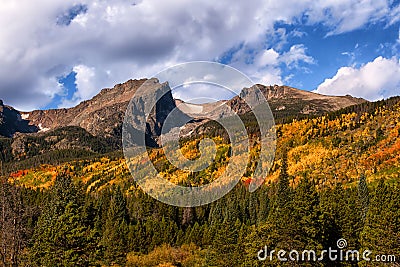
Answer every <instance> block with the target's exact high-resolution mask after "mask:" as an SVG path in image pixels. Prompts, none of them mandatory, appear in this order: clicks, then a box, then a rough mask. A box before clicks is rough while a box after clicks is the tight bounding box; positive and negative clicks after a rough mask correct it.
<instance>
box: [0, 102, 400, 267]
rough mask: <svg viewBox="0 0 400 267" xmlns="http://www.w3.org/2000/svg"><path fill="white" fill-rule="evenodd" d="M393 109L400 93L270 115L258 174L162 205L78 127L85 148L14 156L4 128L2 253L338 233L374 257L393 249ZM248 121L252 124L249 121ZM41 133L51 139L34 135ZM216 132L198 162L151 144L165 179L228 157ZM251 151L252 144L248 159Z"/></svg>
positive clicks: (214, 244)
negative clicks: (173, 159)
mask: <svg viewBox="0 0 400 267" xmlns="http://www.w3.org/2000/svg"><path fill="white" fill-rule="evenodd" d="M399 114H400V98H392V99H389V100H385V101H380V102H375V103H363V104H360V105H357V106H352V107H349V108H346V109H343V110H340V111H337V112H334V113H329V114H326V115H325V116H316V117H307V118H297V119H293V120H291V121H277V122H278V124H277V135H278V144H277V153H276V159H275V163H274V166H273V167H272V170H271V172H270V174H269V175H268V177H266V182H265V184H264V185H263V186H261V187H260V188H259V189H258V190H257V191H256V192H254V193H249V192H248V189H247V184H248V182H249V181H250V180H249V179H251V170H252V167H254V166H252V164H253V162H249V167H248V172H246V174H245V177H243V181H242V182H241V183H239V184H238V185H237V186H236V187H235V188H234V190H233V191H231V192H230V193H229V194H228V195H226V196H225V197H223V198H222V199H220V200H218V201H216V202H214V203H212V204H209V205H206V206H202V207H196V208H176V207H172V206H168V205H166V204H163V203H160V202H158V201H156V200H154V199H152V198H151V197H149V196H147V195H146V194H144V193H143V192H142V191H141V190H140V188H139V187H138V186H137V185H136V184H135V182H134V180H133V178H132V177H131V175H130V172H129V170H128V169H127V167H126V163H125V160H124V159H123V155H122V153H121V152H118V151H114V152H113V151H112V150H113V149H112V147H113V146H112V144H107V143H106V142H105V141H104V140H100V139H96V138H92V137H91V136H90V135H85V133H81V132H79V131H78V132H76V136H75V138H81V137H82V136H84V138H83V139H82V140H85V142H86V143H87V144H88V146H87V149H86V150H85V149H83V150H82V149H81V148H79V149H74V147H69V148H68V149H65V150H61V149H59V150H54V151H51V152H46V153H44V154H42V155H40V153H39V155H36V156H34V157H32V158H26V159H24V158H23V157H21V159H20V160H19V161H18V162H16V161H14V160H9V158H8V157H9V155H10V154H12V152H10V149H11V148H10V144H8V143H7V142H9V141H8V139H3V140H2V141H1V148H2V171H3V176H2V184H1V190H0V193H1V194H0V198H1V200H0V213H1V214H2V216H1V218H0V227H2V231H1V232H2V235H1V236H0V247H1V252H0V260H1V262H2V263H3V265H4V266H280V265H284V264H282V262H280V261H278V259H277V258H274V259H272V260H269V259H267V260H265V261H260V260H259V259H258V258H257V255H258V252H259V251H260V249H263V248H264V247H265V246H268V250H270V251H272V250H276V251H278V250H280V249H284V250H287V251H290V250H294V249H295V250H298V251H301V250H305V249H313V250H316V251H318V252H321V251H322V250H324V249H327V248H328V247H332V248H336V245H337V244H336V242H337V240H338V239H345V240H346V241H347V244H348V246H347V249H352V250H354V249H356V250H360V251H362V250H365V249H369V250H371V251H372V254H371V256H370V258H371V259H375V256H376V255H387V256H391V255H395V256H397V257H398V260H400V211H399V208H400V207H399V206H400V184H399V178H400V177H399V176H400V156H399V155H400V116H399ZM246 125H247V126H248V129H251V126H252V122H251V121H248V122H247V124H246ZM216 133H218V131H216ZM250 134H254V133H252V131H251V130H250ZM255 135H256V134H255ZM41 140H42V141H41ZM46 140H47V141H46ZM48 140H56V139H54V138H53V139H48V138H47V139H46V137H43V138H42V139H35V142H36V143H40V144H43V142H44V144H46V142H48ZM215 140H216V143H217V156H216V160H215V162H214V163H213V164H212V166H210V168H208V169H206V170H204V171H201V172H198V173H185V172H184V171H180V170H177V169H176V168H175V167H174V166H172V165H171V164H169V163H168V162H167V161H166V159H165V156H164V155H163V153H162V150H161V149H159V148H155V149H151V150H149V154H150V158H151V159H152V161H153V163H154V165H155V166H156V168H157V169H158V170H159V171H160V172H161V173H162V174H164V175H165V177H166V179H170V180H171V181H172V182H175V183H178V184H185V185H198V184H206V183H208V182H210V181H212V180H213V179H216V178H218V176H219V175H220V174H221V173H222V172H223V171H224V168H225V166H226V164H227V163H228V161H229V160H230V145H229V144H228V143H227V142H226V140H225V138H224V137H223V133H221V136H217V137H215ZM56 141H57V140H56ZM41 142H42V143H41ZM198 142H199V139H191V140H184V141H182V152H183V154H184V155H185V156H186V157H187V158H196V157H197V156H198V150H197V145H198ZM50 145H51V144H50ZM32 149H33V148H27V151H33V150H32ZM256 151H257V144H255V145H253V150H252V152H251V153H253V154H254V155H253V156H252V158H254V159H255V158H256V157H257V153H256ZM48 153H52V154H51V155H55V156H49V155H50V154H48ZM74 153H76V154H74ZM61 159H62V160H61ZM43 163H46V164H43ZM387 258H389V257H387ZM390 258H391V259H392V257H390ZM296 264H298V265H301V266H355V265H360V266H379V264H380V263H377V262H374V263H373V265H371V263H370V262H360V263H356V262H354V261H353V262H352V261H350V262H349V261H348V262H345V261H342V262H338V261H336V262H331V261H328V260H327V259H325V261H319V262H318V261H317V262H313V261H304V262H301V261H300V262H298V263H296ZM287 266H295V263H294V262H289V263H288V264H287Z"/></svg>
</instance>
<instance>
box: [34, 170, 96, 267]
mask: <svg viewBox="0 0 400 267" xmlns="http://www.w3.org/2000/svg"><path fill="white" fill-rule="evenodd" d="M78 195H79V194H78V191H77V190H76V188H75V186H74V185H73V184H72V180H71V177H70V176H69V175H67V174H65V173H63V174H61V175H59V176H57V178H56V181H55V184H54V187H53V188H52V193H51V198H50V201H49V202H48V204H47V205H45V207H44V210H43V214H42V215H41V216H40V218H39V221H38V224H37V226H36V229H35V232H34V235H33V238H32V242H33V245H32V247H31V249H30V259H31V262H32V264H33V265H35V266H89V264H90V261H89V259H90V253H92V251H89V249H88V247H89V246H90V243H91V240H90V238H91V235H90V229H88V228H87V226H86V225H85V224H84V218H83V216H82V208H81V203H79V202H78V199H79V198H78Z"/></svg>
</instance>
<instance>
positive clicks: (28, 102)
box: [0, 0, 395, 110]
mask: <svg viewBox="0 0 400 267" xmlns="http://www.w3.org/2000/svg"><path fill="white" fill-rule="evenodd" d="M77 4H81V5H84V6H86V7H87V12H86V13H81V14H79V15H78V16H77V17H75V18H73V20H72V21H71V23H70V24H69V25H57V18H58V17H59V16H60V15H62V14H68V12H67V11H68V10H69V9H70V8H72V7H74V6H76V5H77ZM390 12H392V11H390V10H389V9H388V3H387V2H386V1H385V0H340V1H336V0H335V1H334V0H329V1H326V0H318V1H314V0H305V1H297V0H288V1H265V0H251V1H228V0H221V1H211V0H204V1H197V2H193V1H180V0H171V1H161V0H146V1H142V2H137V3H136V4H135V5H132V3H131V2H127V1H125V0H110V1H103V0H81V1H78V2H77V1H76V0H66V1H54V0H38V1H32V0H2V3H1V6H0V66H1V72H0V94H1V97H2V98H3V99H4V100H5V102H6V103H8V104H11V105H14V106H16V107H17V108H20V109H23V110H27V109H32V108H39V107H43V106H45V105H46V104H48V103H49V102H51V101H52V98H53V97H54V95H56V94H62V89H60V87H59V86H58V83H57V77H61V76H64V75H66V74H68V73H69V72H70V71H71V70H72V69H75V70H78V71H79V73H78V81H77V84H78V90H77V92H76V94H75V95H74V96H73V98H72V100H71V99H67V100H65V101H64V103H65V104H67V103H68V104H71V105H72V104H73V103H74V102H76V101H77V100H78V99H84V98H86V97H90V96H92V95H93V93H95V92H96V91H99V90H100V89H101V88H103V87H111V86H113V85H114V84H115V83H119V82H123V81H125V80H127V79H130V78H141V77H148V76H150V75H152V74H154V73H156V72H158V71H159V70H161V69H163V68H165V67H167V66H170V65H172V64H175V63H179V62H185V61H191V60H213V59H215V58H218V57H219V56H221V55H222V54H223V53H224V52H226V51H228V50H229V49H231V48H232V47H237V46H239V45H240V44H245V45H250V46H251V47H255V48H257V49H258V50H257V51H261V50H262V49H263V48H264V47H265V46H264V45H265V36H266V34H267V33H271V32H272V31H273V30H274V23H275V22H276V21H286V22H288V23H291V22H296V21H299V19H301V18H305V17H308V19H307V21H306V23H307V24H313V23H322V24H324V25H327V26H328V27H329V28H330V29H331V30H332V33H340V32H346V31H351V30H353V29H356V28H359V27H361V26H362V25H365V24H366V23H368V22H370V21H376V20H379V19H382V18H384V17H385V16H386V15H387V14H389V13H390ZM391 17H395V15H392V16H391ZM296 51H297V52H300V53H298V54H297V55H298V56H299V55H301V47H300V49H299V48H298V49H297V50H294V51H292V55H291V56H289V55H288V59H287V60H288V62H290V64H294V65H295V64H296V62H297V61H299V60H302V61H307V60H309V58H307V57H305V58H304V57H303V58H301V57H300V58H297V59H296V57H295V56H294V55H296V53H295V52H296ZM289 52H290V51H289ZM268 53H270V54H268ZM303 54H304V53H303ZM263 56H264V58H263V59H261V63H263V62H262V61H264V63H265V62H267V61H268V60H270V61H271V62H272V63H271V64H273V62H274V60H277V59H276V55H274V54H273V51H272V50H271V51H269V52H264V55H263ZM268 57H269V58H268ZM274 57H275V59H274ZM278 60H279V59H278ZM296 60H297V61H296ZM261 63H260V64H261ZM238 65H240V66H241V68H240V69H241V70H242V71H244V72H245V73H247V74H251V75H252V74H253V73H255V75H254V76H258V77H259V78H260V80H261V81H268V80H271V81H279V80H281V78H280V73H279V72H280V71H279V70H278V69H276V68H275V67H270V68H272V70H271V73H266V72H260V70H259V69H257V68H253V66H248V65H247V64H245V62H242V63H241V64H238ZM80 66H81V67H82V66H86V67H87V68H88V69H85V70H84V69H81V67H80ZM88 70H90V71H89V72H88ZM266 70H268V69H266ZM85 71H86V72H85ZM258 72H259V73H258ZM89 74H90V75H89ZM268 76H271V77H268ZM263 77H264V78H263ZM75 100H76V101H75Z"/></svg>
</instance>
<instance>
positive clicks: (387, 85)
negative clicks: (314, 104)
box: [316, 57, 400, 100]
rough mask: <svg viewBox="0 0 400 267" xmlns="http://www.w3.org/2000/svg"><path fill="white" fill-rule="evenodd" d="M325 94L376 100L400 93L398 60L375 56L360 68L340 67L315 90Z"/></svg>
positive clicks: (399, 63)
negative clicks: (348, 95)
mask: <svg viewBox="0 0 400 267" xmlns="http://www.w3.org/2000/svg"><path fill="white" fill-rule="evenodd" d="M316 92H317V93H320V94H327V95H346V94H350V95H352V96H356V97H362V98H365V99H367V100H378V99H382V98H388V97H390V96H395V95H400V61H399V60H398V59H396V58H389V59H388V58H383V57H377V58H376V59H375V60H374V61H372V62H368V63H367V64H365V65H363V66H361V67H360V68H354V67H342V68H340V69H339V70H338V72H337V73H336V75H335V76H333V77H332V78H330V79H326V80H325V81H324V82H323V83H322V84H320V85H319V86H318V88H317V90H316Z"/></svg>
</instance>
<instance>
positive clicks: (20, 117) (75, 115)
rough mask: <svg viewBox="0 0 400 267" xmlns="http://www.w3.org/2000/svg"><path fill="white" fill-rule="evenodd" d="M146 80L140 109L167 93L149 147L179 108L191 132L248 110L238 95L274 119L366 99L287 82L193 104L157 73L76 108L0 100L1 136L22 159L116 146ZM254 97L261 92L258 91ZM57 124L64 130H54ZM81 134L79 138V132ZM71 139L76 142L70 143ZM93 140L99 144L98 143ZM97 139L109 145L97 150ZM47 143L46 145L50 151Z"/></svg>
mask: <svg viewBox="0 0 400 267" xmlns="http://www.w3.org/2000/svg"><path fill="white" fill-rule="evenodd" d="M145 82H146V83H145ZM144 83H145V86H147V87H148V88H145V90H143V91H142V95H141V98H142V100H143V101H139V102H140V103H139V102H137V103H134V105H135V106H136V108H137V109H138V110H143V107H144V106H143V105H144V104H145V103H148V102H149V101H154V100H155V98H156V96H157V95H163V94H165V93H166V94H165V95H164V96H163V97H162V98H161V99H160V100H159V102H158V103H157V104H156V106H155V108H154V109H153V111H152V112H151V114H150V117H149V118H148V120H147V129H146V137H148V138H147V139H146V140H147V143H148V144H149V145H150V146H157V142H158V137H159V136H160V134H161V129H162V126H163V124H164V121H165V119H166V118H167V116H168V114H169V113H170V112H171V111H172V110H174V109H175V108H176V107H178V109H180V110H181V112H182V113H185V116H183V117H182V118H184V120H187V121H190V122H191V123H189V124H188V125H187V126H186V127H185V128H183V129H182V133H183V135H190V133H191V132H193V131H192V130H193V129H195V128H196V127H198V126H199V125H202V124H204V123H205V122H207V121H209V119H217V118H219V117H221V116H222V114H224V113H226V110H228V109H230V108H231V109H233V110H234V111H235V112H237V113H238V114H239V115H243V114H246V113H248V112H249V111H250V109H249V107H248V106H247V104H246V103H245V102H244V101H243V100H242V98H241V97H240V96H242V97H243V96H248V95H249V94H250V95H251V94H258V93H259V92H261V93H262V94H263V95H264V97H265V98H266V99H267V101H268V102H269V105H270V107H271V110H272V112H273V114H274V117H275V119H278V120H279V119H282V118H283V119H285V118H293V117H299V116H300V117H301V116H309V115H321V114H326V113H328V112H331V111H335V110H339V109H341V108H345V107H348V106H352V105H356V104H360V103H363V102H366V101H365V100H364V99H360V98H354V97H351V96H325V95H320V94H316V93H312V92H308V91H302V90H298V89H295V88H292V87H288V86H277V85H274V86H264V85H260V84H259V85H257V87H258V88H259V89H260V91H257V90H254V89H255V87H251V88H244V89H243V90H242V92H241V94H240V96H235V97H234V98H232V99H230V100H225V101H218V102H215V103H207V104H191V103H185V102H184V101H182V100H179V99H173V96H172V93H171V90H170V88H169V85H168V83H167V82H165V83H160V82H159V81H158V80H157V79H155V78H153V79H150V80H148V79H140V80H129V81H127V82H125V83H122V84H117V85H116V86H114V88H107V89H103V90H101V92H100V93H99V94H98V95H96V96H94V97H93V98H92V99H90V100H87V101H83V102H81V103H80V104H78V105H77V106H75V107H72V108H62V109H50V110H34V111H31V112H19V111H17V110H15V109H13V108H12V107H9V106H6V105H4V104H3V102H0V104H1V105H0V135H1V136H4V137H12V136H14V139H13V141H12V151H13V155H14V156H18V158H21V155H22V157H28V156H29V155H33V154H35V153H45V152H46V151H47V150H48V149H52V150H56V149H76V148H78V147H80V148H81V149H85V150H88V151H92V152H96V151H109V150H112V149H115V148H118V147H120V142H121V129H122V128H121V127H122V123H123V119H124V116H125V111H126V109H127V106H128V104H129V102H130V100H131V99H132V97H133V96H134V95H135V93H136V92H137V90H138V88H139V87H140V86H142V85H143V84H144ZM253 97H257V96H256V95H254V96H253ZM142 102H143V103H142ZM204 113H207V117H208V119H205V118H204ZM137 119H138V118H135V119H134V120H133V121H137ZM278 122H279V121H278ZM142 123H143V122H142ZM177 126H178V127H176V129H175V130H174V131H171V132H170V135H171V136H172V135H175V134H177V133H178V134H179V131H180V129H179V126H180V125H179V124H178V125H177ZM74 127H75V128H74ZM76 127H79V128H81V130H77V128H76ZM133 127H135V125H133ZM57 129H65V130H62V131H57V132H54V131H56V130H57ZM135 129H137V128H135ZM69 132H71V134H69ZM18 133H24V134H18ZM26 133H30V135H29V136H30V137H29V138H28V137H27V136H26V135H25V134H26ZM61 133H62V134H64V135H65V138H61V135H60V134H61ZM77 135H78V137H76V136H77ZM35 138H36V139H35ZM74 138H75V139H74ZM76 138H78V139H76ZM166 138H167V137H166ZM35 140H36V141H35ZM49 140H50V141H49ZM55 140H57V142H56V141H55ZM71 140H75V141H74V142H72V141H71ZM76 140H79V141H76ZM32 142H33V143H35V142H36V143H35V144H36V145H33V143H32ZM93 144H96V145H95V146H94V148H93ZM98 144H107V145H104V146H103V149H102V150H101V149H100V150H99V149H98ZM44 148H47V150H46V149H44Z"/></svg>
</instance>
